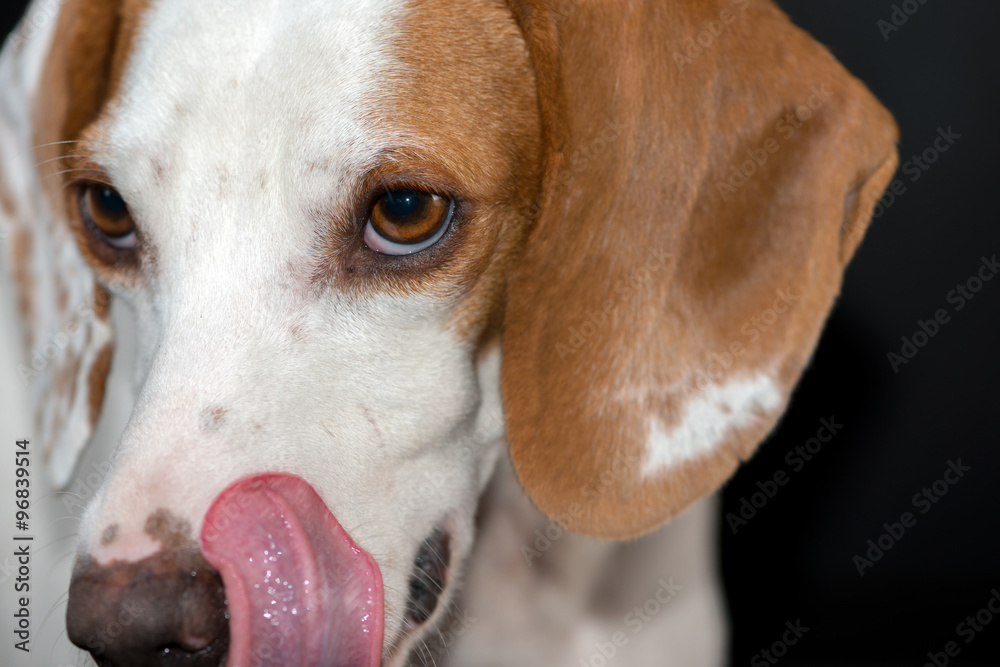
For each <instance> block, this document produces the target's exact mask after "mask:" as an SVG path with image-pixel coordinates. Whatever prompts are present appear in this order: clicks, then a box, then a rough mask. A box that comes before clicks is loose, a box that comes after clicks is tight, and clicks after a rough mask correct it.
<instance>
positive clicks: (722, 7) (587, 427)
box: [503, 0, 896, 538]
mask: <svg viewBox="0 0 1000 667" xmlns="http://www.w3.org/2000/svg"><path fill="white" fill-rule="evenodd" d="M508 5H509V6H510V8H511V10H512V11H513V13H514V14H515V16H516V17H517V20H518V23H519V25H520V26H521V28H522V30H523V32H524V34H525V38H526V40H527V43H528V47H529V49H530V51H531V55H532V60H533V63H534V66H535V70H536V77H537V80H538V82H539V100H540V106H541V117H542V120H543V132H544V135H545V138H546V153H545V158H544V161H545V165H546V172H545V176H544V179H543V183H544V185H543V191H542V193H541V196H540V198H539V200H538V210H539V214H538V218H539V219H538V223H537V228H536V229H535V230H534V231H533V232H532V235H531V237H530V238H529V239H528V242H527V245H526V247H525V252H524V255H523V256H522V257H521V258H519V260H518V261H517V262H516V263H514V264H513V265H512V270H511V275H510V282H509V285H510V287H509V290H508V293H507V307H506V318H505V323H504V369H503V389H504V398H505V405H506V410H507V427H508V437H509V439H510V443H511V452H512V458H513V460H514V462H515V466H516V468H517V472H518V475H519V477H520V479H521V481H522V483H523V484H524V486H525V489H526V490H527V492H528V493H529V494H530V495H531V497H532V498H533V500H534V501H535V502H536V503H537V504H538V505H539V507H540V508H541V509H542V510H543V511H545V512H546V513H547V514H549V515H550V516H554V517H563V518H564V520H565V523H566V525H567V527H569V528H571V529H573V530H576V531H580V532H584V533H588V534H591V535H596V536H601V537H615V538H626V537H631V536H635V535H638V534H640V533H643V532H645V531H648V530H651V529H652V528H655V527H656V526H658V525H660V524H661V523H662V522H663V521H665V520H667V519H669V518H670V517H671V516H674V515H676V514H677V513H679V512H681V511H682V510H683V509H684V508H686V507H687V506H688V505H690V504H691V503H692V502H694V501H695V500H696V499H698V498H699V497H701V496H703V495H705V494H707V493H710V492H712V491H714V490H715V489H716V488H718V486H719V485H720V484H721V483H722V481H723V480H724V479H725V478H726V477H727V476H728V475H729V474H730V473H731V472H732V471H733V469H734V468H735V466H736V464H737V463H738V461H739V460H740V459H741V458H745V457H747V456H749V455H750V454H751V453H752V452H753V450H754V448H755V447H756V445H757V443H758V442H759V441H760V440H761V439H762V438H763V437H764V436H765V435H766V433H767V431H768V430H769V429H770V428H771V427H772V425H773V424H774V422H775V420H776V419H777V417H778V414H779V413H780V410H779V411H775V412H773V413H771V414H756V415H754V417H755V420H754V421H753V422H752V423H751V425H749V426H746V427H744V428H741V429H735V430H733V431H731V432H729V433H727V434H725V437H723V438H721V439H720V441H719V442H718V445H717V447H716V449H715V450H713V451H712V452H710V453H708V454H706V455H705V456H703V457H702V458H700V459H696V460H692V461H688V462H686V463H683V464H680V465H678V466H676V467H674V468H673V469H670V470H663V471H662V472H661V473H660V474H656V475H653V476H651V477H644V476H643V474H642V469H643V464H644V463H645V461H646V460H647V457H648V456H649V452H648V451H647V440H648V438H649V434H648V432H647V428H648V423H649V420H650V418H652V417H655V418H657V419H658V420H660V421H661V422H662V423H663V425H664V427H665V430H666V432H667V434H668V435H669V433H670V432H671V430H672V429H673V427H675V426H677V425H678V424H679V423H680V421H681V418H682V417H683V415H684V409H685V407H686V406H687V405H689V404H690V402H691V401H693V400H696V399H698V398H699V397H701V396H702V395H703V394H702V392H703V391H704V385H699V384H698V382H697V380H698V378H699V377H700V374H704V371H705V369H706V368H709V364H711V362H712V360H713V359H714V358H715V355H718V354H720V353H723V352H728V351H729V350H730V349H732V345H733V344H734V343H742V344H743V347H742V352H741V353H740V354H739V355H737V356H735V357H734V359H733V361H732V362H731V363H730V364H729V365H728V366H727V367H726V368H725V369H723V371H722V372H721V373H718V374H717V375H716V376H715V377H713V379H712V382H713V383H714V382H717V383H719V384H725V383H727V382H730V381H733V380H737V379H742V378H746V377H753V376H755V375H756V374H758V373H766V374H770V376H771V377H772V378H773V380H774V382H775V384H776V385H778V388H779V391H780V392H781V394H782V398H783V399H784V398H786V397H787V395H788V393H789V392H790V391H791V388H792V386H793V385H794V383H795V382H796V381H797V379H798V377H799V375H800V373H801V371H802V368H803V367H804V365H805V363H806V361H807V360H808V358H809V356H810V354H811V351H812V349H813V347H814V345H815V343H816V340H817V338H818V336H819V332H820V329H821V327H822V324H823V321H824V319H825V317H826V315H827V313H828V312H829V309H830V307H831V304H832V302H833V299H834V297H835V295H836V293H837V291H838V289H839V285H840V280H841V276H842V272H843V269H844V264H845V262H846V261H847V260H848V259H849V257H850V254H851V251H853V245H850V244H846V243H842V238H841V228H842V227H843V226H844V223H845V216H846V217H847V218H848V219H849V221H852V222H851V223H850V224H851V226H852V228H853V229H854V230H858V229H862V230H863V228H864V226H865V224H866V223H867V216H868V215H869V214H870V207H869V208H868V209H867V210H866V209H864V208H859V209H858V210H851V211H847V212H845V204H844V202H845V193H848V192H851V191H854V190H859V189H860V190H861V191H863V192H865V193H866V194H865V196H861V197H859V200H862V201H874V200H873V199H871V198H870V195H871V194H872V193H879V192H881V191H882V189H883V188H884V187H885V186H886V184H887V183H888V179H889V177H890V176H891V169H890V168H889V167H886V168H883V169H881V170H878V169H877V168H878V167H879V165H882V164H883V163H884V164H889V165H891V164H892V159H893V156H894V153H895V150H894V144H895V141H896V128H895V125H894V123H893V121H892V119H891V117H890V116H889V114H888V113H887V112H886V111H885V110H884V109H883V108H882V107H881V106H880V105H879V104H878V102H877V101H876V100H875V99H874V98H873V97H872V96H871V94H870V93H869V92H868V91H867V90H866V89H865V88H864V86H863V85H861V84H860V83H859V82H858V81H857V80H855V79H854V78H852V77H851V76H850V75H849V74H847V73H846V72H845V71H844V70H843V68H842V67H841V66H840V65H839V64H838V63H837V62H836V61H835V60H834V59H833V58H832V57H831V56H830V55H829V53H828V52H827V51H826V50H825V49H824V48H823V47H821V46H820V45H819V44H817V43H816V42H815V41H814V40H812V39H811V38H809V37H808V36H807V35H805V34H804V33H802V32H801V31H799V30H798V29H796V28H795V27H794V26H792V25H791V24H790V23H789V21H788V20H787V18H786V17H785V16H784V15H783V14H781V13H780V12H779V11H778V10H777V9H776V8H775V7H774V6H773V4H772V3H770V2H763V1H757V2H753V3H749V4H747V6H746V8H745V9H743V10H741V9H740V5H739V4H734V3H731V2H723V1H722V0H712V1H708V2H705V1H701V0H698V1H696V0H678V1H676V2H669V3H665V2H661V1H658V0H641V1H639V2H631V3H598V2H582V3H577V2H570V1H569V0H549V1H546V0H509V2H508ZM724 11H727V12H728V14H727V15H726V16H727V17H728V18H727V20H726V23H725V33H724V34H722V35H720V36H719V37H718V39H716V41H715V42H714V43H713V45H712V48H711V49H705V50H704V51H703V53H702V54H701V55H700V56H699V57H698V58H696V59H688V60H687V61H683V60H681V61H679V60H678V59H677V58H676V57H675V56H674V54H673V52H674V51H676V50H677V49H679V48H680V46H679V45H681V44H683V43H684V41H685V39H686V38H687V37H689V36H690V37H694V36H697V34H698V33H699V31H701V30H702V28H703V26H704V24H705V23H706V22H708V21H712V20H718V19H720V17H722V16H723V12H724ZM761 35H767V36H768V38H767V39H761V37H760V36H761ZM820 86H822V87H823V90H825V91H829V95H828V98H827V99H825V101H824V102H823V103H822V104H820V105H818V108H816V109H814V110H812V112H811V114H810V115H811V119H810V120H808V121H807V122H804V123H802V124H801V125H800V127H798V128H796V129H795V131H794V132H793V133H792V134H791V136H785V133H783V132H782V131H781V129H779V128H780V127H781V126H780V125H779V123H780V122H781V120H782V118H785V117H786V116H787V114H788V113H790V112H794V111H795V110H796V109H798V108H800V107H801V106H802V105H804V104H806V102H807V100H808V98H809V96H810V95H811V94H813V91H815V90H816V88H817V87H820ZM824 97H827V96H826V95H825V94H824ZM608 128H612V129H613V131H612V132H611V133H610V134H609V135H608V137H606V138H604V139H602V140H598V139H596V138H595V137H599V136H600V135H601V133H602V132H604V131H606V130H607V129H608ZM773 135H777V137H778V138H780V139H781V140H782V141H781V143H780V144H778V145H777V150H774V151H769V152H768V160H767V161H766V162H765V163H764V164H763V165H760V164H758V165H757V168H756V170H755V174H754V176H753V177H752V178H748V179H746V182H744V183H742V184H740V186H739V187H735V188H732V192H730V191H729V190H726V189H725V188H723V187H720V185H719V184H725V183H727V181H728V179H729V177H730V174H731V169H730V168H731V167H732V166H733V165H736V166H737V167H738V166H739V165H741V164H742V163H743V161H744V160H746V159H747V155H748V151H749V152H750V154H753V153H754V151H755V150H756V149H758V148H760V147H762V146H765V145H767V146H770V147H772V148H774V144H767V143H766V142H767V140H768V139H769V138H771V137H772V136H773ZM872 174H875V176H874V177H873V176H871V175H872ZM723 195H725V196H723ZM875 199H877V197H875ZM859 238H860V233H859V234H857V238H855V239H854V240H853V243H854V245H856V241H857V239H859ZM651 258H656V259H657V261H655V262H652V263H651ZM781 289H789V290H792V291H793V292H794V293H795V294H796V295H797V299H796V301H795V304H794V308H788V309H787V310H786V311H785V312H784V314H783V315H782V316H781V317H780V318H779V319H778V320H777V321H776V322H774V324H773V325H771V326H770V327H769V328H768V330H767V331H766V333H765V334H763V335H761V336H759V338H758V339H757V340H756V341H755V342H754V343H753V344H752V345H751V344H749V342H748V339H746V338H745V337H744V333H743V330H742V325H743V323H745V322H748V321H752V318H753V317H755V316H757V315H759V314H760V313H762V312H765V311H766V310H767V309H768V308H769V307H770V306H771V305H772V303H773V301H774V299H775V295H776V292H777V290H781ZM782 403H783V400H782ZM615 461H618V469H619V470H618V472H616V473H615V474H614V475H613V478H612V479H611V480H610V482H609V483H608V484H607V485H606V487H605V488H604V489H603V491H602V492H600V493H595V492H594V490H593V488H592V487H591V486H590V485H592V484H594V480H601V479H602V478H604V479H608V476H607V470H608V468H609V466H610V465H613V464H614V462H615ZM623 463H624V464H625V465H623ZM581 489H583V490H584V491H581ZM574 510H575V511H574Z"/></svg>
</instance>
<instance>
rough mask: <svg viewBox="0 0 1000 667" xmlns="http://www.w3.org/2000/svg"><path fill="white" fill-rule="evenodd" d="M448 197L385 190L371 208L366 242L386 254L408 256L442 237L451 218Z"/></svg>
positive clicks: (451, 206) (418, 192) (450, 206)
mask: <svg viewBox="0 0 1000 667" xmlns="http://www.w3.org/2000/svg"><path fill="white" fill-rule="evenodd" d="M452 208H453V204H452V202H451V201H450V200H449V199H446V198H444V197H441V196H439V195H435V194H429V193H426V192H420V191H418V190H386V192H385V194H383V195H382V196H381V197H379V198H378V201H376V202H375V206H374V207H373V208H372V212H371V218H370V219H369V221H368V227H367V228H366V229H365V243H366V244H367V245H368V247H369V248H371V249H372V250H374V251H376V252H380V253H384V254H386V255H409V254H412V253H415V252H419V251H421V250H423V249H425V248H429V247H430V246H432V245H434V244H435V243H437V242H438V240H439V239H440V238H441V237H442V236H444V233H445V231H447V229H448V223H449V222H450V221H451V214H452Z"/></svg>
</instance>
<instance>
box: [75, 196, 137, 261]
mask: <svg viewBox="0 0 1000 667" xmlns="http://www.w3.org/2000/svg"><path fill="white" fill-rule="evenodd" d="M80 214H81V215H82V216H83V220H84V222H85V223H87V226H88V227H90V228H91V229H92V230H95V231H96V232H98V234H99V235H100V236H101V238H102V240H103V241H104V242H105V243H107V244H108V245H110V246H112V247H114V248H119V249H121V250H131V249H132V248H135V247H136V246H137V245H138V238H137V236H136V231H135V221H134V220H132V214H131V213H129V210H128V206H127V205H126V204H125V200H124V199H122V196H121V195H120V194H118V192H117V191H116V190H115V189H114V188H111V187H108V186H106V185H102V184H98V183H92V184H89V185H86V186H84V187H83V189H82V190H81V192H80Z"/></svg>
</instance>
